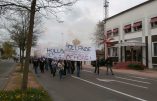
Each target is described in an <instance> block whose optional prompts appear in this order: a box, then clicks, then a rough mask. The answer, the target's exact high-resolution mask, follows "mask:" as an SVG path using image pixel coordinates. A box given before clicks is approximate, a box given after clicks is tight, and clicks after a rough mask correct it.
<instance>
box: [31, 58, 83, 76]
mask: <svg viewBox="0 0 157 101" xmlns="http://www.w3.org/2000/svg"><path fill="white" fill-rule="evenodd" d="M32 63H33V68H34V71H35V74H38V68H39V69H40V72H41V73H44V72H45V70H46V71H49V70H50V73H51V74H52V75H53V77H55V76H56V73H59V77H60V79H62V76H63V75H66V74H74V71H75V67H76V70H77V71H76V72H77V76H78V77H80V69H81V68H82V61H69V60H54V59H51V58H43V57H42V58H36V57H35V58H33V60H32Z"/></svg>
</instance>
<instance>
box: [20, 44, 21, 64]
mask: <svg viewBox="0 0 157 101" xmlns="http://www.w3.org/2000/svg"><path fill="white" fill-rule="evenodd" d="M20 63H21V47H20Z"/></svg>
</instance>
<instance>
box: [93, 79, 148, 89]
mask: <svg viewBox="0 0 157 101" xmlns="http://www.w3.org/2000/svg"><path fill="white" fill-rule="evenodd" d="M96 79H97V80H99V81H103V82H111V81H114V82H119V83H123V84H127V85H131V86H135V87H139V88H144V89H148V87H144V86H139V85H135V84H131V83H127V82H123V81H118V80H104V79H99V78H96Z"/></svg>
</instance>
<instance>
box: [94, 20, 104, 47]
mask: <svg viewBox="0 0 157 101" xmlns="http://www.w3.org/2000/svg"><path fill="white" fill-rule="evenodd" d="M92 40H93V41H94V44H95V45H97V46H100V45H104V23H103V22H102V21H99V22H98V23H97V27H96V31H95V33H94V37H93V38H92Z"/></svg>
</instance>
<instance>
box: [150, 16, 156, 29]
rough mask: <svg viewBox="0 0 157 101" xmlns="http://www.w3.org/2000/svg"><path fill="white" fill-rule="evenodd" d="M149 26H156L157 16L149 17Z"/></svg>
mask: <svg viewBox="0 0 157 101" xmlns="http://www.w3.org/2000/svg"><path fill="white" fill-rule="evenodd" d="M150 23H151V28H157V17H153V18H151V21H150Z"/></svg>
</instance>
